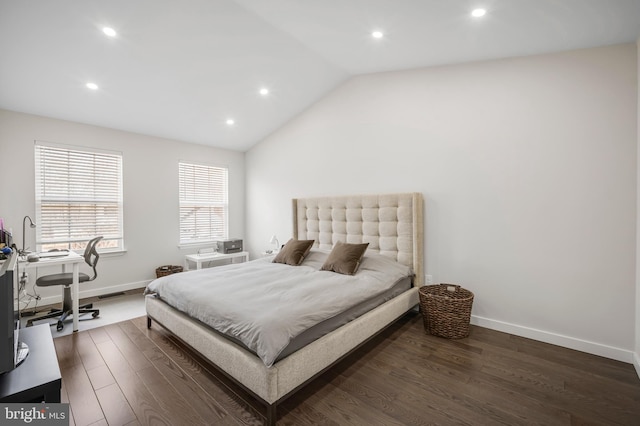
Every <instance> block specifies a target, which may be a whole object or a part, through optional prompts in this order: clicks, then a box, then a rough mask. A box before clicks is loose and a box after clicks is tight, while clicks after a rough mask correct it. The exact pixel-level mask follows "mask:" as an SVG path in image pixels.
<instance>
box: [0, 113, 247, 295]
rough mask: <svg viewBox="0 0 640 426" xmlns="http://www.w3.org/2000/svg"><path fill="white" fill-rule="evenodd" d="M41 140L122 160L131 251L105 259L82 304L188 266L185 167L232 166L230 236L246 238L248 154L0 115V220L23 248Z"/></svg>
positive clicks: (30, 240) (30, 237)
mask: <svg viewBox="0 0 640 426" xmlns="http://www.w3.org/2000/svg"><path fill="white" fill-rule="evenodd" d="M34 140H39V141H47V142H56V143H64V144H68V145H75V146H84V147H94V148H101V149H109V150H114V151H120V152H122V155H123V190H124V238H125V248H126V250H127V251H126V253H124V254H122V255H117V256H116V255H114V256H102V257H101V258H100V262H99V265H98V274H99V275H98V279H97V280H96V281H94V282H91V283H87V284H83V286H82V287H81V293H80V294H81V297H82V296H88V295H96V294H106V293H110V292H113V291H116V290H120V289H129V288H137V287H141V286H144V285H145V284H146V283H147V282H148V281H149V280H151V279H153V278H155V268H157V267H158V266H161V265H167V264H172V265H182V264H183V256H184V255H185V254H189V253H193V252H195V249H190V250H180V249H179V248H178V238H179V235H178V221H179V216H178V161H179V160H190V161H195V162H204V163H208V164H213V165H226V166H228V167H229V205H230V207H229V210H230V211H229V222H230V224H229V226H230V235H231V236H234V237H236V236H237V237H240V238H242V237H243V236H244V199H245V196H244V187H245V183H244V154H243V153H241V152H235V151H228V150H221V149H214V148H211V147H206V146H203V145H195V144H189V143H182V142H177V141H172V140H167V139H160V138H156V137H151V136H144V135H139V134H134V133H127V132H122V131H117V130H112V129H106V128H102V127H95V126H89V125H83V124H78V123H72V122H68V121H62V120H56V119H50V118H44V117H39V116H34V115H28V114H21V113H16V112H11V111H6V110H0V161H1V162H2V175H3V183H2V185H0V188H1V189H0V191H1V192H0V200H2V201H1V203H2V204H1V205H0V217H2V218H4V221H5V224H6V225H5V226H12V227H13V232H14V242H16V244H17V245H18V246H21V245H22V219H23V217H24V216H25V215H30V216H31V217H32V218H35V193H34V191H35V189H34V188H35V181H34V179H35V177H34V175H35V172H34V158H33V155H34V154H33V153H34V148H33V147H34ZM33 231H35V230H33ZM27 246H30V247H35V232H32V230H30V229H28V230H27ZM45 272H47V271H45ZM49 272H51V271H49ZM53 272H56V271H53ZM39 292H40V293H41V294H42V295H43V296H44V297H45V299H44V300H43V301H42V302H41V303H48V302H52V301H54V300H57V299H59V294H60V289H39Z"/></svg>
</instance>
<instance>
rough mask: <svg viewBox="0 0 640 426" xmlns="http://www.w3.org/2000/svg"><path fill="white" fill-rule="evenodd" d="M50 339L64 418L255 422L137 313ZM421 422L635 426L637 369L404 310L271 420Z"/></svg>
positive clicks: (247, 408)
mask: <svg viewBox="0 0 640 426" xmlns="http://www.w3.org/2000/svg"><path fill="white" fill-rule="evenodd" d="M54 342H55V346H56V350H57V353H58V359H59V362H60V369H61V371H62V385H63V389H62V395H63V402H70V407H71V410H70V411H71V414H72V419H71V424H72V425H74V424H75V425H82V426H84V425H107V424H108V425H200V424H202V425H205V424H206V425H259V424H262V421H263V417H262V415H263V414H264V412H265V409H264V407H263V406H262V405H260V404H259V403H257V401H255V400H253V399H252V398H251V397H249V396H248V395H245V393H244V392H243V391H242V390H241V389H239V388H238V387H237V386H235V385H233V384H231V383H229V382H228V380H226V379H225V378H224V376H222V375H221V374H220V373H217V372H215V370H214V369H212V368H211V367H210V366H209V365H207V364H206V362H205V361H204V360H202V359H201V358H200V357H199V356H198V355H197V354H194V353H193V352H192V351H190V350H189V349H188V348H186V347H185V346H184V345H182V344H181V343H179V342H178V341H176V340H175V339H174V338H173V337H172V336H171V335H170V333H168V332H166V331H165V330H164V329H162V328H161V327H160V326H159V325H157V324H155V323H154V324H153V326H152V329H151V330H147V328H146V318H137V319H134V320H130V321H125V322H122V323H118V324H114V325H110V326H106V327H102V328H97V329H93V330H88V331H84V332H80V333H75V334H73V335H70V336H64V337H59V338H57V339H55V340H54ZM245 400H248V401H249V402H250V403H247V402H245ZM427 424H438V425H464V424H468V425H494V424H495V425H498V424H502V425H534V424H538V425H587V424H588V425H640V379H639V378H638V376H637V374H636V372H635V370H634V368H633V366H632V365H630V364H625V363H622V362H617V361H613V360H609V359H606V358H601V357H597V356H594V355H589V354H585V353H581V352H577V351H573V350H570V349H565V348H561V347H558V346H553V345H549V344H545V343H540V342H536V341H533V340H529V339H525V338H521V337H517V336H513V335H509V334H506V333H500V332H497V331H492V330H488V329H484V328H480V327H473V326H472V330H471V336H470V337H469V338H466V339H462V340H447V339H442V338H438V337H433V336H430V335H427V334H425V332H424V329H423V326H422V318H421V317H420V315H419V314H408V315H407V316H405V317H403V318H402V319H401V320H399V321H398V322H397V323H396V324H394V325H392V326H391V327H390V328H389V329H387V330H386V331H385V332H383V333H382V334H381V335H380V336H378V337H377V338H375V339H373V340H372V341H370V342H369V343H368V344H366V345H365V346H363V347H362V348H360V349H359V350H358V351H356V352H355V353H353V354H352V355H351V356H349V357H348V358H346V359H345V360H343V361H342V362H340V363H339V364H337V365H336V366H334V368H332V369H330V370H329V371H328V372H327V373H325V374H324V375H322V376H320V377H319V378H318V379H316V380H315V381H313V382H311V383H310V384H309V385H307V386H306V387H304V388H303V389H302V390H300V391H299V392H298V393H296V394H294V395H293V396H292V397H291V398H289V399H287V400H286V401H284V402H282V404H281V405H279V407H278V425H358V426H359V425H427Z"/></svg>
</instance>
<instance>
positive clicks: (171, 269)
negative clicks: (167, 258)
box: [156, 265, 182, 278]
mask: <svg viewBox="0 0 640 426" xmlns="http://www.w3.org/2000/svg"><path fill="white" fill-rule="evenodd" d="M177 272H182V266H175V265H165V266H160V267H159V268H156V277H157V278H160V277H164V276H165V275H171V274H175V273H177Z"/></svg>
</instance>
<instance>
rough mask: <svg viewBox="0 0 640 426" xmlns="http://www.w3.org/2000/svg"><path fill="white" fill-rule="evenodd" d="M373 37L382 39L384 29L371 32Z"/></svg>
mask: <svg viewBox="0 0 640 426" xmlns="http://www.w3.org/2000/svg"><path fill="white" fill-rule="evenodd" d="M371 37H373V38H377V39H380V38H382V37H384V34H383V33H382V31H374V32H372V33H371Z"/></svg>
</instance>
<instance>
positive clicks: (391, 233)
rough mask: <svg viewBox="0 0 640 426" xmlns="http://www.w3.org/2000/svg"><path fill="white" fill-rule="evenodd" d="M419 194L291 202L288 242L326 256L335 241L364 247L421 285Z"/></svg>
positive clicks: (307, 199)
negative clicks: (404, 268)
mask: <svg viewBox="0 0 640 426" xmlns="http://www.w3.org/2000/svg"><path fill="white" fill-rule="evenodd" d="M422 205H423V200H422V194H420V193H417V192H413V193H402V194H381V195H355V196H340V197H322V198H294V199H293V236H294V238H297V239H300V240H315V243H314V247H316V248H320V249H325V250H331V248H332V247H333V244H334V243H336V242H337V241H342V242H345V243H369V247H368V248H367V251H370V250H371V251H375V252H378V253H380V254H382V255H384V256H389V257H392V258H393V259H395V260H397V261H398V262H400V263H402V264H405V265H408V266H410V267H411V268H412V269H413V272H414V273H415V275H416V277H415V279H414V285H416V286H420V285H423V284H424V275H423V273H424V272H423V259H424V253H423V228H424V226H423V223H424V222H423V217H422Z"/></svg>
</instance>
